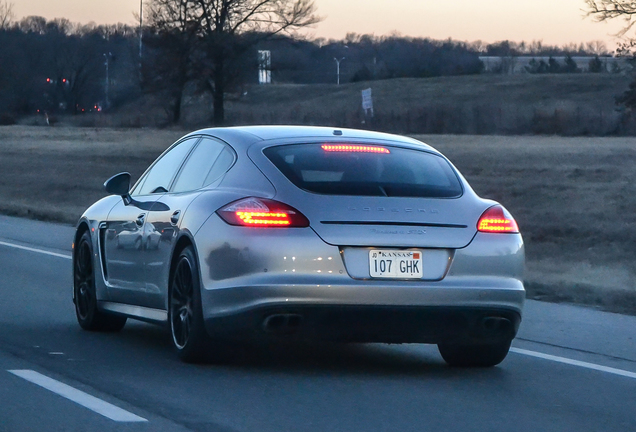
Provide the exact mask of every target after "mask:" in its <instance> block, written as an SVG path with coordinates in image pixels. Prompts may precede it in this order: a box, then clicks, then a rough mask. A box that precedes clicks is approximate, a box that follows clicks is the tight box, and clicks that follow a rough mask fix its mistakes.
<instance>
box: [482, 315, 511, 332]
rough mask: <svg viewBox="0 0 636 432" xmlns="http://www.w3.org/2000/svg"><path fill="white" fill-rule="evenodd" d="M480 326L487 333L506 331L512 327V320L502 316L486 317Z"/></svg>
mask: <svg viewBox="0 0 636 432" xmlns="http://www.w3.org/2000/svg"><path fill="white" fill-rule="evenodd" d="M481 326H482V328H483V329H484V330H485V331H486V332H487V333H506V332H509V331H511V330H512V329H513V324H512V321H510V320H509V319H508V318H504V317H486V318H484V319H483V320H482V321H481Z"/></svg>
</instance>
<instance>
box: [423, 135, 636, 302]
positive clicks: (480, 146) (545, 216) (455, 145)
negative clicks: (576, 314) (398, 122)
mask: <svg viewBox="0 0 636 432" xmlns="http://www.w3.org/2000/svg"><path fill="white" fill-rule="evenodd" d="M417 138H418V139H421V140H422V141H425V142H427V143H429V144H431V145H433V146H434V147H436V148H437V149H439V150H440V151H442V152H443V153H444V154H445V155H446V156H448V157H449V158H450V159H451V160H452V161H453V163H454V164H455V165H456V166H457V168H458V169H459V170H460V171H461V172H462V173H463V174H464V176H465V177H466V178H467V179H468V181H469V182H470V183H471V185H472V186H473V188H474V189H475V191H476V192H477V193H478V194H480V195H481V196H483V197H487V198H492V199H495V200H497V201H500V202H502V203H503V204H504V205H505V206H506V207H507V208H508V209H509V210H510V211H511V212H512V214H513V215H514V216H515V218H516V219H517V221H518V223H519V226H520V229H521V230H522V233H523V235H524V239H525V242H526V252H527V257H528V273H527V278H526V281H527V284H526V285H527V288H528V291H529V294H530V296H531V297H533V298H543V299H547V300H555V301H569V302H575V303H585V304H591V305H598V306H601V307H604V308H607V309H610V310H615V311H621V312H625V311H631V312H632V313H634V312H636V248H635V247H634V244H635V243H636V212H635V209H636V194H634V192H633V188H634V187H633V185H634V184H635V182H636V171H635V170H634V166H636V139H634V138H563V137H530V136H528V137H503V136H479V137H477V136H448V135H446V136H439V135H438V136H435V135H432V136H418V137H417Z"/></svg>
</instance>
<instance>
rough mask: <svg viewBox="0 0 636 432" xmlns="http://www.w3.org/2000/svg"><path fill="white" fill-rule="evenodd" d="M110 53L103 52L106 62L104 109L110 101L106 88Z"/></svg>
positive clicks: (107, 87) (108, 85)
mask: <svg viewBox="0 0 636 432" xmlns="http://www.w3.org/2000/svg"><path fill="white" fill-rule="evenodd" d="M111 55H112V53H104V59H105V60H106V62H105V63H104V64H105V65H106V83H105V84H106V85H105V89H104V90H105V91H104V92H105V93H106V100H105V101H104V104H105V106H104V109H108V107H109V106H110V101H109V99H108V90H109V87H110V78H109V76H108V63H109V60H110V56H111Z"/></svg>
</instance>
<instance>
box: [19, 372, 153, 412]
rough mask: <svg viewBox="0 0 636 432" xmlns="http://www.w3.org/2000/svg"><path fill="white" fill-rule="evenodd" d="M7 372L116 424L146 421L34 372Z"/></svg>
mask: <svg viewBox="0 0 636 432" xmlns="http://www.w3.org/2000/svg"><path fill="white" fill-rule="evenodd" d="M8 372H11V373H12V374H14V375H16V376H19V377H20V378H24V379H25V380H27V381H30V382H32V383H34V384H37V385H39V386H40V387H44V388H45V389H47V390H50V391H52V392H53V393H56V394H58V395H60V396H62V397H65V398H66V399H68V400H71V401H73V402H75V403H77V404H79V405H81V406H83V407H85V408H88V409H89V410H91V411H94V412H96V413H97V414H101V415H103V416H104V417H107V418H109V419H111V420H114V421H116V422H147V421H148V420H146V419H145V418H143V417H139V416H137V415H135V414H133V413H130V412H128V411H125V410H123V409H121V408H119V407H116V406H115V405H113V404H110V403H108V402H106V401H103V400H101V399H98V398H96V397H94V396H91V395H89V394H88V393H84V392H83V391H80V390H77V389H76V388H73V387H71V386H69V385H66V384H64V383H62V382H59V381H56V380H54V379H53V378H49V377H47V376H46V375H42V374H41V373H38V372H36V371H33V370H28V369H22V370H10V371H8Z"/></svg>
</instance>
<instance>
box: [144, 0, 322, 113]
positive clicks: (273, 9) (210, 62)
mask: <svg viewBox="0 0 636 432" xmlns="http://www.w3.org/2000/svg"><path fill="white" fill-rule="evenodd" d="M147 5H148V10H149V11H150V14H149V26H150V27H152V28H156V29H159V32H162V33H164V34H166V33H167V34H177V35H180V36H181V37H182V40H183V41H184V43H185V44H186V46H187V52H189V53H195V52H197V51H198V50H200V52H202V53H203V62H201V63H200V64H203V65H204V66H203V67H202V68H201V72H202V73H204V74H207V75H208V77H207V78H208V79H207V81H208V82H209V83H210V87H211V90H212V94H213V100H214V123H215V124H216V125H220V124H222V123H223V122H224V120H225V109H224V100H225V99H224V98H225V92H226V87H227V84H228V82H229V81H230V80H231V75H230V74H229V73H228V71H229V70H230V66H231V63H232V62H233V61H235V60H236V59H237V58H238V57H240V56H241V55H242V54H243V53H244V52H246V51H247V50H248V48H249V47H251V46H254V44H256V43H257V42H258V41H259V40H263V39H264V38H268V37H271V36H274V35H276V34H279V33H288V34H292V33H293V32H294V31H295V30H297V29H300V28H303V27H306V26H309V25H312V24H314V23H316V22H318V21H319V18H318V17H317V16H316V15H315V6H314V0H148V2H147ZM246 35H255V37H246ZM191 36H196V37H195V38H193V37H191ZM184 48H186V47H184ZM188 62H189V61H188ZM188 62H186V63H188ZM186 67H187V68H188V69H189V70H192V64H186ZM184 85H185V84H184Z"/></svg>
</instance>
